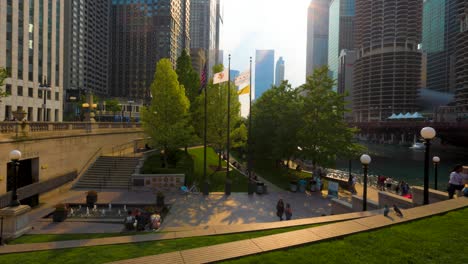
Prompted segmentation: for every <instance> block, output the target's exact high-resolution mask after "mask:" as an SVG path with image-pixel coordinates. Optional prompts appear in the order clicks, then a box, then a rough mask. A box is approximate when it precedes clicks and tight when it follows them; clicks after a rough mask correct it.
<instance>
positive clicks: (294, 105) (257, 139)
mask: <svg viewBox="0 0 468 264" xmlns="http://www.w3.org/2000/svg"><path fill="white" fill-rule="evenodd" d="M300 119H301V105H300V100H299V94H298V91H297V90H295V89H292V88H291V85H290V84H289V83H288V82H287V81H284V82H283V83H281V85H279V86H273V87H272V88H271V89H269V90H267V91H266V92H265V93H263V95H262V96H261V97H260V98H258V100H257V101H256V102H255V103H254V105H253V106H252V140H251V142H252V144H253V149H252V150H253V154H254V155H255V156H256V157H262V158H268V159H272V160H282V159H287V160H289V159H290V158H291V157H292V156H293V155H294V153H295V152H296V150H297V146H298V145H297V144H298V143H297V140H298V139H297V135H298V132H299V129H300V127H301V121H300Z"/></svg>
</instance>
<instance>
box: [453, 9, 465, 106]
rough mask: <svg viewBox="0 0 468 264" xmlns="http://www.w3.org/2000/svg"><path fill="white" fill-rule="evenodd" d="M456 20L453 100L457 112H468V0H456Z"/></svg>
mask: <svg viewBox="0 0 468 264" xmlns="http://www.w3.org/2000/svg"><path fill="white" fill-rule="evenodd" d="M457 11H458V15H457V20H458V22H459V23H460V32H459V33H458V34H457V36H456V47H455V49H456V52H455V57H456V62H455V72H456V76H457V77H456V78H457V79H456V80H457V83H456V85H457V86H456V88H457V89H456V94H455V101H456V106H457V108H458V111H459V112H464V113H467V112H468V1H466V0H458V1H457Z"/></svg>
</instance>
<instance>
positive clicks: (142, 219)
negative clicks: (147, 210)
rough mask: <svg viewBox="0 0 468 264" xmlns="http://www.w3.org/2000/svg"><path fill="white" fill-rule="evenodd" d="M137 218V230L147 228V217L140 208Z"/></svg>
mask: <svg viewBox="0 0 468 264" xmlns="http://www.w3.org/2000/svg"><path fill="white" fill-rule="evenodd" d="M135 218H136V223H137V225H136V230H137V231H143V230H145V226H146V221H145V217H144V216H143V214H142V213H141V212H140V211H139V210H138V212H137V216H136V217H135Z"/></svg>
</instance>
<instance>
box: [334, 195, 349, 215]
mask: <svg viewBox="0 0 468 264" xmlns="http://www.w3.org/2000/svg"><path fill="white" fill-rule="evenodd" d="M352 212H354V210H353V206H352V205H351V204H350V203H348V202H345V201H342V200H339V199H332V200H331V214H332V215H337V214H347V213H352Z"/></svg>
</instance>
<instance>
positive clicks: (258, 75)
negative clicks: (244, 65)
mask: <svg viewBox="0 0 468 264" xmlns="http://www.w3.org/2000/svg"><path fill="white" fill-rule="evenodd" d="M274 74H275V51H274V50H257V51H256V53H255V89H254V91H255V97H254V98H259V97H260V96H262V94H263V93H264V92H265V91H266V90H268V89H270V88H271V86H272V85H273V84H274Z"/></svg>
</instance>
